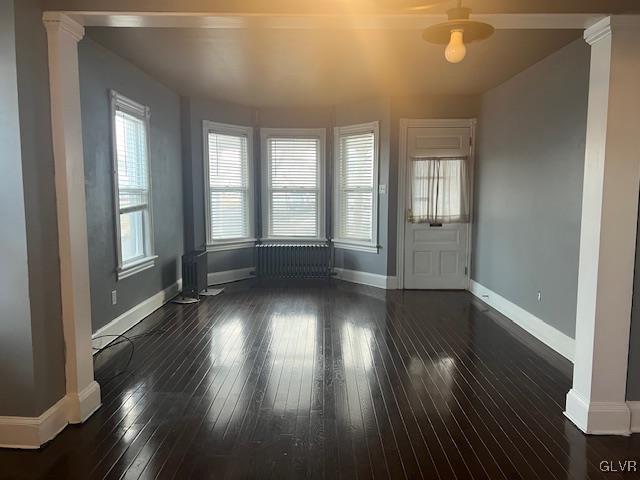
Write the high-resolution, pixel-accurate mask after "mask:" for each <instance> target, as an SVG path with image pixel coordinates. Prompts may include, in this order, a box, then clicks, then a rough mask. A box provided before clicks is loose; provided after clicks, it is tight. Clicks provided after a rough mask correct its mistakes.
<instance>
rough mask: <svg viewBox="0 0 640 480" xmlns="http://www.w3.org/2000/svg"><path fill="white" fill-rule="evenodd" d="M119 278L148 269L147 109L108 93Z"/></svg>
mask: <svg viewBox="0 0 640 480" xmlns="http://www.w3.org/2000/svg"><path fill="white" fill-rule="evenodd" d="M111 109H112V118H113V127H112V128H113V133H112V135H113V151H114V155H113V157H114V159H113V171H114V182H113V183H114V189H115V195H114V197H115V203H116V231H117V233H118V242H117V253H118V270H117V272H118V279H119V280H120V279H122V278H126V277H128V276H130V275H133V274H134V273H137V272H140V271H142V270H146V269H147V268H151V267H153V265H154V260H155V258H157V257H156V256H155V255H154V252H153V222H152V215H151V177H150V172H149V108H148V107H145V106H143V105H140V104H138V103H136V102H134V101H132V100H129V99H128V98H126V97H123V96H122V95H120V94H119V93H117V92H113V91H112V92H111Z"/></svg>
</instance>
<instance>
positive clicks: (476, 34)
mask: <svg viewBox="0 0 640 480" xmlns="http://www.w3.org/2000/svg"><path fill="white" fill-rule="evenodd" d="M447 15H448V16H449V20H448V21H446V22H443V23H437V24H436V25H431V26H430V27H428V28H427V29H426V30H425V31H424V32H423V33H422V38H423V39H424V40H425V41H427V42H429V43H436V44H438V45H446V46H447V48H445V50H444V56H445V58H446V59H447V61H448V62H449V63H460V62H461V61H462V60H464V57H465V56H466V54H467V47H466V46H465V42H466V43H467V44H469V43H471V42H475V41H478V40H485V39H487V38H489V37H490V36H491V35H493V32H494V28H493V27H492V26H491V25H489V24H488V23H484V22H476V21H473V20H470V19H469V16H470V15H471V9H470V8H464V7H463V6H462V0H458V6H457V7H456V8H452V9H450V10H448V11H447Z"/></svg>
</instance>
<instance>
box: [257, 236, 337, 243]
mask: <svg viewBox="0 0 640 480" xmlns="http://www.w3.org/2000/svg"><path fill="white" fill-rule="evenodd" d="M260 241H261V242H263V243H283V244H286V243H296V244H297V243H324V242H326V241H328V239H327V238H309V237H290V238H283V237H265V238H261V239H260Z"/></svg>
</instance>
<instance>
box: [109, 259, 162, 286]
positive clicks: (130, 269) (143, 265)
mask: <svg viewBox="0 0 640 480" xmlns="http://www.w3.org/2000/svg"><path fill="white" fill-rule="evenodd" d="M156 258H158V256H157V255H154V256H152V257H145V258H142V259H140V260H136V261H135V262H131V263H129V264H128V265H124V266H122V267H120V268H118V272H117V273H118V281H120V280H123V279H125V278H127V277H130V276H132V275H135V274H136V273H139V272H143V271H144V270H148V269H150V268H153V267H154V266H155V264H156Z"/></svg>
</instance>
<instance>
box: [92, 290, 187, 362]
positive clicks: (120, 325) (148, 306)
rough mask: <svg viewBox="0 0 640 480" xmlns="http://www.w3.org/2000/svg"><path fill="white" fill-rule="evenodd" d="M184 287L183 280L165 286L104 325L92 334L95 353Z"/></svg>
mask: <svg viewBox="0 0 640 480" xmlns="http://www.w3.org/2000/svg"><path fill="white" fill-rule="evenodd" d="M181 288H182V280H178V281H177V282H176V283H174V284H173V285H171V286H169V287H167V288H165V289H164V290H162V291H160V292H158V293H156V294H155V295H153V296H152V297H149V298H147V299H146V300H145V301H143V302H141V303H139V304H138V305H136V306H135V307H133V308H131V309H129V310H127V311H126V312H124V313H123V314H122V315H120V316H119V317H117V318H116V319H115V320H112V321H111V322H109V323H108V324H106V325H105V326H104V327H102V328H100V329H98V330H97V331H96V332H95V333H94V334H93V335H92V342H91V343H92V346H93V347H94V351H93V353H94V355H95V354H96V352H97V351H98V350H99V349H101V348H104V347H106V346H107V345H109V344H110V343H111V342H113V341H114V340H115V339H116V336H117V335H121V334H123V333H124V332H126V331H127V330H129V329H130V328H131V327H133V326H135V325H137V324H138V323H140V322H141V321H142V320H144V319H145V318H146V317H147V316H149V315H150V314H152V313H153V312H155V311H156V310H157V309H159V308H160V307H162V306H163V305H164V304H166V303H167V302H168V301H169V300H171V299H172V298H173V297H175V296H176V295H178V293H180V290H181ZM104 335H109V336H107V337H104V338H99V337H102V336H104ZM112 335H113V336H112ZM96 349H97V350H96Z"/></svg>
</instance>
